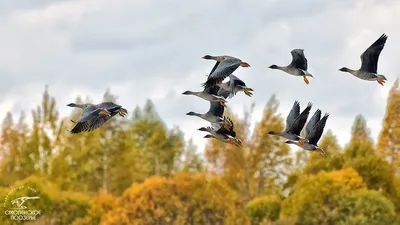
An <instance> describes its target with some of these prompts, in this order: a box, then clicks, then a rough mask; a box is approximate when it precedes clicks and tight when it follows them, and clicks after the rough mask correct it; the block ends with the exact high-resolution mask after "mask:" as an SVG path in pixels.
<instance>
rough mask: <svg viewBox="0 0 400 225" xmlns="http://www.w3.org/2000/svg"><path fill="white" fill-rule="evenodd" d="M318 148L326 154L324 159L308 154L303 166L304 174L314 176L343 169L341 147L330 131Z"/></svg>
mask: <svg viewBox="0 0 400 225" xmlns="http://www.w3.org/2000/svg"><path fill="white" fill-rule="evenodd" d="M319 147H321V148H322V149H324V151H325V152H326V155H325V157H321V156H320V155H318V154H309V157H308V160H307V162H306V164H305V166H304V171H303V172H304V173H307V174H316V173H318V172H321V171H326V172H329V171H334V170H339V169H341V168H342V167H343V163H344V159H343V154H342V152H341V147H340V146H339V144H338V142H337V139H336V136H335V135H334V134H333V133H332V131H331V130H328V131H327V132H326V133H325V134H324V136H323V137H322V138H321V141H320V143H319Z"/></svg>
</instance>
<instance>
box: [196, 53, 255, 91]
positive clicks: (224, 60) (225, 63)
mask: <svg viewBox="0 0 400 225" xmlns="http://www.w3.org/2000/svg"><path fill="white" fill-rule="evenodd" d="M203 59H212V60H215V61H217V63H216V65H215V66H214V68H213V70H212V71H211V73H210V75H209V77H208V79H207V81H206V82H205V83H203V87H205V88H208V87H212V86H215V85H216V84H218V83H221V82H222V81H223V80H224V79H225V78H227V77H228V76H229V75H230V74H232V73H233V72H235V70H236V69H237V68H239V66H242V67H250V65H249V64H248V63H246V62H243V61H242V60H241V59H238V58H236V57H232V56H227V55H224V56H211V55H206V56H204V57H203Z"/></svg>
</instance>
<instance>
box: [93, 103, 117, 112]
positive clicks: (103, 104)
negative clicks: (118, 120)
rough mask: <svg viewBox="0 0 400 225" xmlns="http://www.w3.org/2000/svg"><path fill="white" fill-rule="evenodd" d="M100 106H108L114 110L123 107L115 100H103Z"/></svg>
mask: <svg viewBox="0 0 400 225" xmlns="http://www.w3.org/2000/svg"><path fill="white" fill-rule="evenodd" d="M97 106H98V107H100V108H106V109H107V110H108V111H110V112H111V111H114V110H118V109H120V108H122V106H120V105H117V104H115V103H114V102H102V103H100V104H98V105H97Z"/></svg>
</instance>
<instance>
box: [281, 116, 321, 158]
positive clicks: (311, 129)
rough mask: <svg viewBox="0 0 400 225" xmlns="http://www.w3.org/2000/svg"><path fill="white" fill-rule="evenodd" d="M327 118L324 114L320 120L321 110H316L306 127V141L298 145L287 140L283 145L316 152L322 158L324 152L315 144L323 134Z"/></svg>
mask: <svg viewBox="0 0 400 225" xmlns="http://www.w3.org/2000/svg"><path fill="white" fill-rule="evenodd" d="M328 117H329V114H327V113H325V115H324V117H322V119H321V110H319V109H318V110H317V111H316V112H315V113H314V115H313V117H312V118H311V119H310V121H309V122H308V124H307V126H306V138H305V139H306V141H305V142H304V143H302V144H299V143H298V142H297V141H293V140H287V141H286V142H285V143H287V144H295V145H297V146H299V147H301V148H303V149H304V150H308V151H318V152H319V154H320V155H321V156H324V155H325V152H324V150H323V149H321V148H320V147H318V145H317V143H318V141H319V139H320V138H321V136H322V133H323V132H324V128H325V124H326V121H327V120H328Z"/></svg>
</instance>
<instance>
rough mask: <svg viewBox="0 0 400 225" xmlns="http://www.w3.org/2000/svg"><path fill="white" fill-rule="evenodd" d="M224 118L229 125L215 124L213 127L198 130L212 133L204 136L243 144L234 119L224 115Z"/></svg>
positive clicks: (233, 143) (236, 144)
mask: <svg viewBox="0 0 400 225" xmlns="http://www.w3.org/2000/svg"><path fill="white" fill-rule="evenodd" d="M224 120H225V124H227V126H220V125H219V124H213V127H201V128H199V129H198V130H199V131H205V132H208V133H210V134H208V135H206V136H204V138H215V139H217V140H220V141H222V142H225V143H230V144H232V145H235V146H238V147H239V146H242V141H241V140H240V139H239V138H237V137H236V132H235V131H234V125H233V122H232V120H231V119H230V118H229V117H224Z"/></svg>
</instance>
